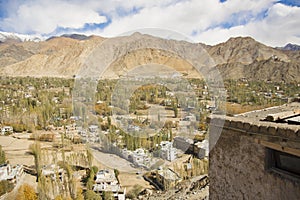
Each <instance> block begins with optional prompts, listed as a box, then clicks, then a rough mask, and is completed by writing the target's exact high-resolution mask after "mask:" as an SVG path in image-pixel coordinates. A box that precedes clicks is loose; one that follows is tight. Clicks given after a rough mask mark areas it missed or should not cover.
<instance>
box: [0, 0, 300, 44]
mask: <svg viewBox="0 0 300 200" xmlns="http://www.w3.org/2000/svg"><path fill="white" fill-rule="evenodd" d="M299 6H300V5H299V3H297V1H292V0H285V1H277V0H243V1H240V0H227V1H224V0H222V1H218V0H202V1H199V0H166V1H159V0H152V1H148V0H137V1H129V0H128V1H121V0H112V1H105V0H86V1H81V0H51V1H50V0H42V1H40V0H27V1H22V0H14V1H9V0H4V1H1V2H0V13H1V14H0V31H7V32H16V33H22V34H40V35H43V36H47V35H61V34H65V33H83V34H95V35H102V36H105V37H113V36H117V35H119V34H122V33H124V32H127V31H132V30H136V29H143V28H161V29H169V30H172V31H176V32H179V33H181V34H183V35H186V36H188V37H190V38H191V39H192V40H194V41H195V42H204V43H207V44H216V43H220V42H224V41H226V40H227V39H228V38H229V37H233V36H251V37H254V38H255V39H256V40H258V41H261V42H264V43H266V44H268V45H271V46H283V45H284V44H286V43H288V42H291V43H298V44H299V43H300V35H299V32H300V21H299V20H298V19H299V18H300V7H299Z"/></svg>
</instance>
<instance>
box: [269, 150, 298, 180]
mask: <svg viewBox="0 0 300 200" xmlns="http://www.w3.org/2000/svg"><path fill="white" fill-rule="evenodd" d="M279 155H286V156H289V157H292V158H293V157H295V158H300V157H299V156H296V155H293V154H290V153H287V152H284V151H278V150H276V149H272V148H269V147H266V162H265V163H266V170H267V171H270V172H273V173H275V174H279V175H280V176H282V177H285V178H288V179H290V180H294V181H297V182H300V174H297V173H295V172H292V171H289V170H288V169H284V168H280V166H278V164H277V163H278V161H280V159H279Z"/></svg>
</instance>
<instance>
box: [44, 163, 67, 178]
mask: <svg viewBox="0 0 300 200" xmlns="http://www.w3.org/2000/svg"><path fill="white" fill-rule="evenodd" d="M42 174H43V175H44V176H45V177H48V178H51V179H52V180H56V176H58V178H59V180H60V181H63V178H64V170H63V169H62V168H59V167H58V166H57V165H54V164H51V165H45V166H43V167H42Z"/></svg>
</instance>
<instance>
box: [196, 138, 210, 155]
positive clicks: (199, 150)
mask: <svg viewBox="0 0 300 200" xmlns="http://www.w3.org/2000/svg"><path fill="white" fill-rule="evenodd" d="M194 154H196V156H197V157H198V158H200V159H203V158H205V157H206V158H207V157H208V154H209V142H208V140H203V141H202V142H197V143H195V145H194Z"/></svg>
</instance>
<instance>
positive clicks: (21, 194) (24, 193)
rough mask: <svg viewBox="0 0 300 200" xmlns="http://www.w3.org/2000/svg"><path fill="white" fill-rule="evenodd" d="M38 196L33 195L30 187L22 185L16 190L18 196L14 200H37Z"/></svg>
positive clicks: (33, 192)
mask: <svg viewBox="0 0 300 200" xmlns="http://www.w3.org/2000/svg"><path fill="white" fill-rule="evenodd" d="M37 199H38V196H37V195H36V193H35V190H34V188H33V187H32V186H30V185H28V184H23V185H22V186H21V187H20V188H19V189H18V194H17V196H16V200H37Z"/></svg>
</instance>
